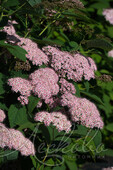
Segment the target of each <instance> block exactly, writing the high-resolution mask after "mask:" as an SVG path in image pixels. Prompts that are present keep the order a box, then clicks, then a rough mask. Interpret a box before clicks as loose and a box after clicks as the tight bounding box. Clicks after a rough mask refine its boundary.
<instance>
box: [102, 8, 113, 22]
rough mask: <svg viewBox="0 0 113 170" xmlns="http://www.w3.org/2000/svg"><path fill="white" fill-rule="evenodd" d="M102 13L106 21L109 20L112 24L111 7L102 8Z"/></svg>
mask: <svg viewBox="0 0 113 170" xmlns="http://www.w3.org/2000/svg"><path fill="white" fill-rule="evenodd" d="M103 15H104V17H105V19H106V20H107V21H109V23H110V24H112V25H113V9H112V8H111V9H104V10H103Z"/></svg>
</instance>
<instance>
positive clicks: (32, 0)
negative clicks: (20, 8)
mask: <svg viewBox="0 0 113 170" xmlns="http://www.w3.org/2000/svg"><path fill="white" fill-rule="evenodd" d="M27 1H28V3H29V4H30V5H31V6H32V7H33V6H35V5H37V4H39V3H41V0H27Z"/></svg>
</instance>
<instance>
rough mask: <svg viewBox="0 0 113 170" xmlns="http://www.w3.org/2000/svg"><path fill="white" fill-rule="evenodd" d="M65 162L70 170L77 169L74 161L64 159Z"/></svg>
mask: <svg viewBox="0 0 113 170" xmlns="http://www.w3.org/2000/svg"><path fill="white" fill-rule="evenodd" d="M65 163H66V164H67V166H68V168H69V169H71V170H77V164H76V162H70V161H67V160H65Z"/></svg>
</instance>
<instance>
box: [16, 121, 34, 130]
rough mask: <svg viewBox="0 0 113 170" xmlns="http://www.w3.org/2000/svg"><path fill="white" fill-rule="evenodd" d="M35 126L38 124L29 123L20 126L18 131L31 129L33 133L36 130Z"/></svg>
mask: <svg viewBox="0 0 113 170" xmlns="http://www.w3.org/2000/svg"><path fill="white" fill-rule="evenodd" d="M35 125H36V123H31V122H29V121H28V122H26V123H24V124H22V125H20V127H19V128H18V130H19V131H21V130H23V129H26V128H28V129H31V130H32V131H33V130H34V128H35Z"/></svg>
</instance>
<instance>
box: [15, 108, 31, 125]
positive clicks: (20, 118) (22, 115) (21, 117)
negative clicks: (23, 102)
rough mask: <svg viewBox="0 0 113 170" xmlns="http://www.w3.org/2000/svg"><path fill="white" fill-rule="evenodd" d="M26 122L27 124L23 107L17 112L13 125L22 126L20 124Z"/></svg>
mask: <svg viewBox="0 0 113 170" xmlns="http://www.w3.org/2000/svg"><path fill="white" fill-rule="evenodd" d="M26 122H28V119H27V114H26V107H25V106H23V107H22V108H20V109H19V110H18V113H17V116H16V120H15V123H16V125H22V124H25V123H26Z"/></svg>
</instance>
